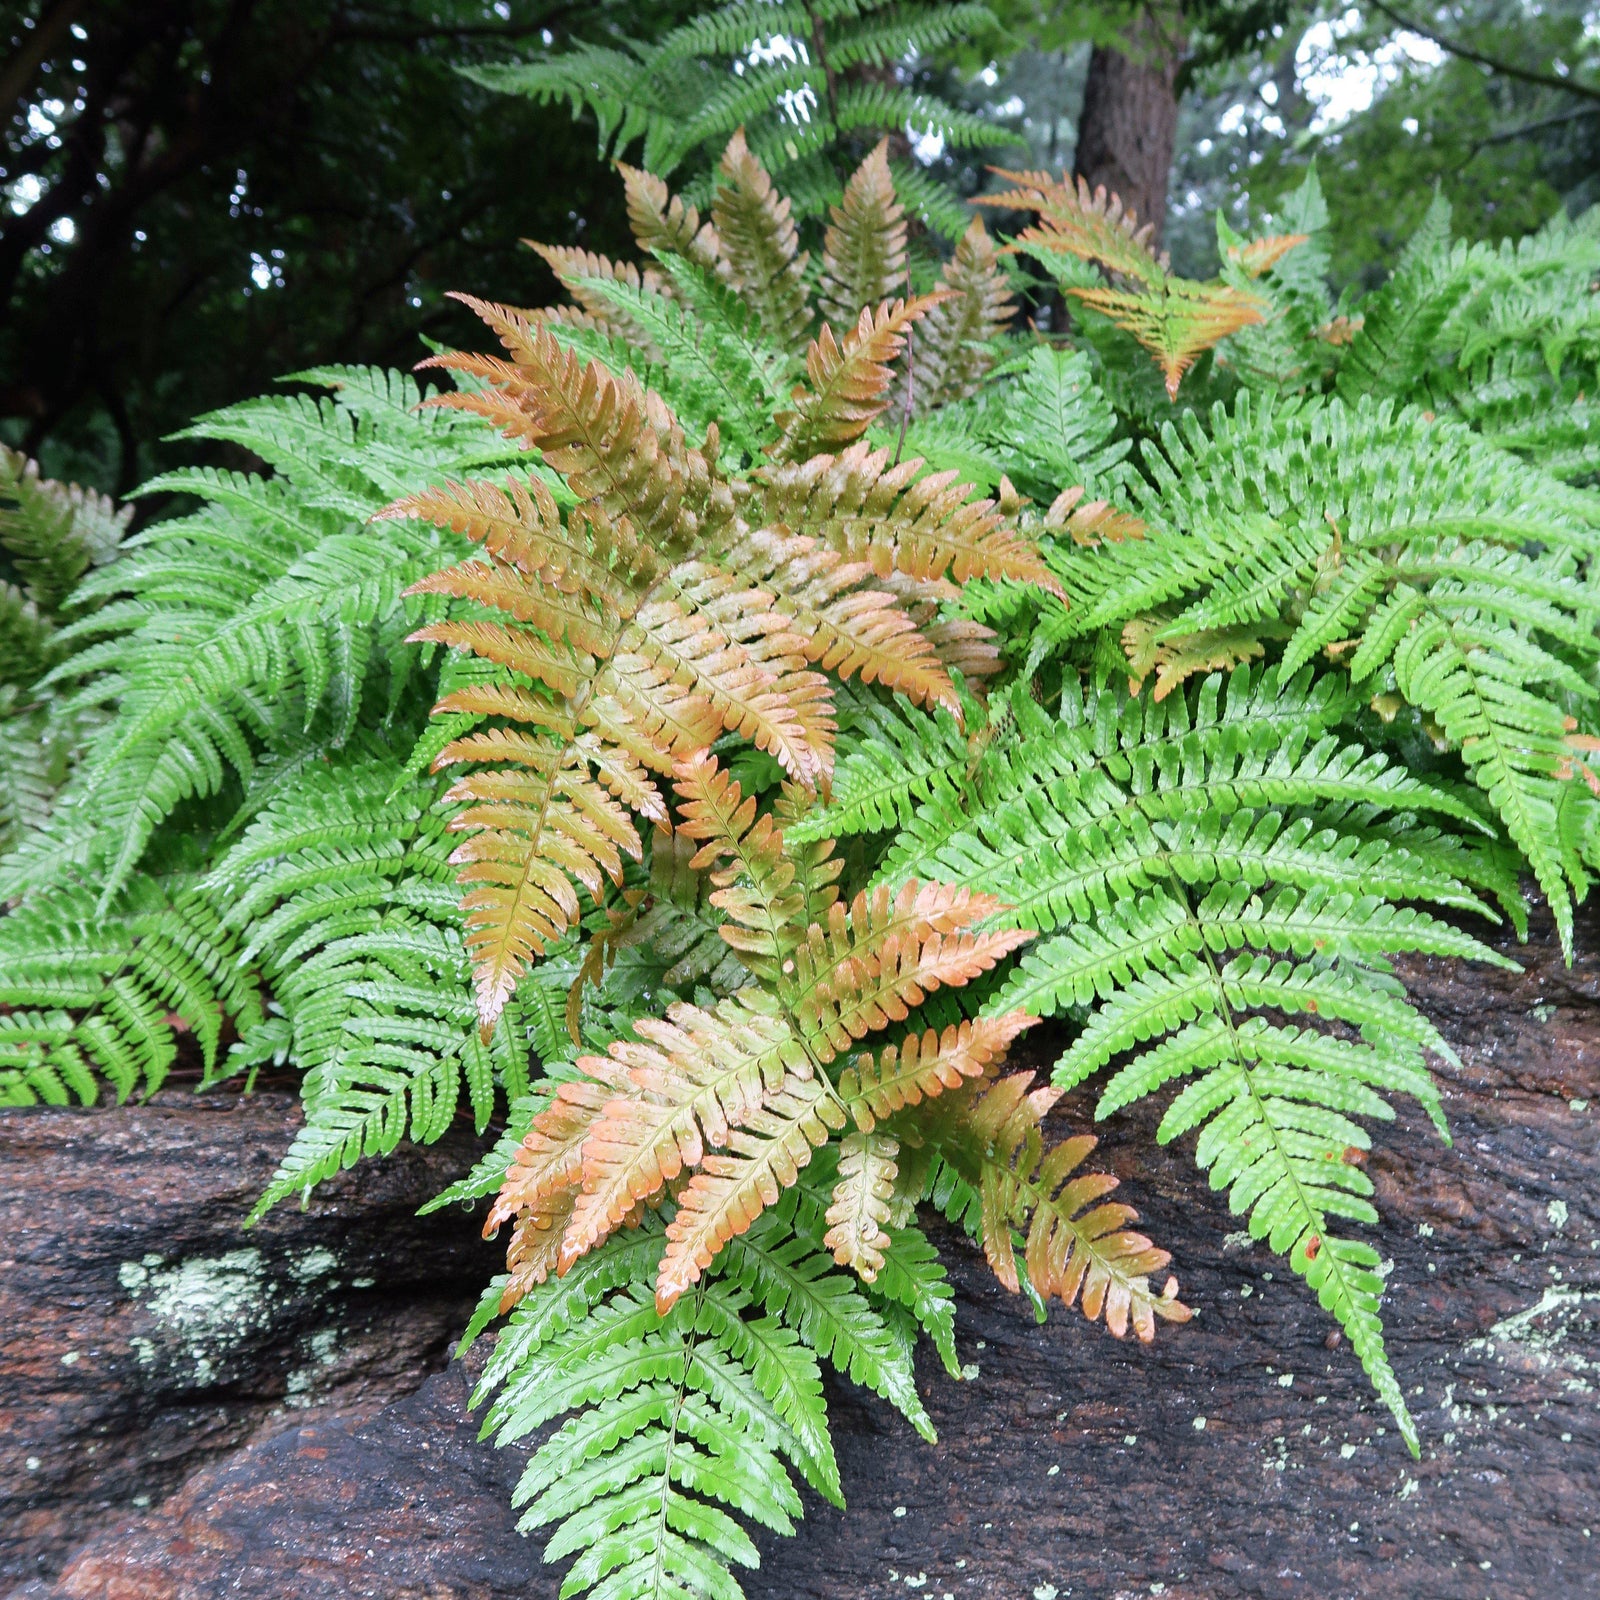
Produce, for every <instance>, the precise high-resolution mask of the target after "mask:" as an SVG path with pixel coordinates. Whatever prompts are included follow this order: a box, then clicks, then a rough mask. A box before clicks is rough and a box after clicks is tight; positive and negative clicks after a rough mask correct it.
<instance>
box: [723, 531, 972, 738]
mask: <svg viewBox="0 0 1600 1600" xmlns="http://www.w3.org/2000/svg"><path fill="white" fill-rule="evenodd" d="M722 564H723V565H724V566H726V567H727V568H728V569H729V570H730V571H733V572H738V573H741V574H743V575H745V576H746V577H747V578H748V579H749V580H750V581H751V582H753V583H757V584H760V585H761V586H762V587H764V588H770V589H771V590H772V591H773V592H774V593H775V594H776V595H777V596H778V598H779V603H780V604H781V605H782V607H783V609H784V612H785V613H786V614H787V615H788V616H789V617H790V618H791V619H792V621H793V624H794V627H795V629H796V632H797V634H798V636H799V639H800V643H801V648H802V649H803V650H804V651H805V653H806V656H807V657H808V659H810V660H811V661H813V662H815V663H816V664H817V665H818V666H821V667H826V668H827V669H829V670H830V671H833V672H837V673H838V674H839V676H840V677H841V678H852V677H855V678H860V679H861V681H862V682H863V683H881V684H883V685H884V687H885V688H889V689H895V690H898V691H899V692H900V693H901V694H903V695H906V696H907V697H908V698H909V699H912V700H915V701H917V702H919V703H920V704H923V705H927V706H933V705H943V706H945V707H947V708H948V709H949V710H950V711H951V712H953V713H954V714H955V715H956V716H958V717H959V716H960V714H961V703H960V700H959V698H958V697H957V695H956V692H955V686H954V685H953V684H952V683H951V681H950V677H949V674H948V673H946V672H945V671H944V670H943V667H942V666H941V664H940V658H939V656H938V654H937V652H936V651H935V649H934V646H933V645H932V643H931V642H930V641H929V640H928V639H927V638H925V637H924V636H923V634H922V633H921V632H920V631H919V630H918V626H917V623H916V622H915V621H914V620H913V619H912V617H911V616H910V614H909V613H908V612H907V611H906V609H905V607H904V606H903V605H902V604H901V602H900V599H899V597H898V596H897V595H895V594H893V593H890V592H887V591H886V590H883V589H876V588H863V587H862V585H863V584H865V583H867V582H868V581H869V580H870V579H871V578H872V577H873V572H872V568H871V567H870V566H868V565H867V563H866V562H864V561H847V560H846V559H845V558H844V557H843V556H841V555H840V554H839V552H838V551H836V550H834V549H832V548H831V547H829V546H828V545H826V544H824V543H822V541H821V540H818V539H811V538H804V537H796V536H794V535H791V534H787V533H784V532H783V531H782V530H780V529H775V528H763V529H759V530H757V531H756V532H754V533H752V534H750V535H748V536H747V537H746V538H744V539H742V540H740V541H739V543H738V544H736V545H734V546H733V547H732V548H731V549H730V550H729V551H728V552H727V553H726V554H725V555H724V556H723V557H722Z"/></svg>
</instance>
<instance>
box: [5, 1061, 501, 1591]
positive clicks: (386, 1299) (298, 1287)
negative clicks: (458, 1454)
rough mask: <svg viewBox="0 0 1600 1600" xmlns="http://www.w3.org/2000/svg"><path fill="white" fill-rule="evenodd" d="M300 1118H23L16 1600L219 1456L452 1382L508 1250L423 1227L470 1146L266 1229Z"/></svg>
mask: <svg viewBox="0 0 1600 1600" xmlns="http://www.w3.org/2000/svg"><path fill="white" fill-rule="evenodd" d="M299 1120H300V1113H299V1107H298V1103H297V1101H296V1099H295V1097H294V1096H293V1095H292V1094H284V1093H281V1092H277V1093H262V1094H258V1095H255V1096H252V1097H250V1098H248V1099H246V1098H243V1097H241V1096H240V1095H237V1094H218V1095H208V1096H205V1097H196V1096H194V1095H192V1094H189V1093H186V1092H184V1091H182V1090H169V1091H164V1092H163V1093H161V1094H159V1095H157V1096H156V1097H155V1099H154V1100H153V1101H152V1102H150V1103H149V1104H146V1105H130V1106H123V1107H116V1106H106V1107H100V1108H96V1109H93V1110H88V1111H81V1110H57V1109H53V1108H49V1107H33V1108H30V1109H28V1110H23V1111H6V1112H3V1113H0V1328H3V1329H4V1330H5V1339H4V1351H3V1355H0V1591H3V1590H4V1589H6V1588H9V1587H10V1586H12V1585H14V1584H16V1583H18V1582H19V1581H21V1580H22V1579H24V1578H29V1577H33V1576H35V1575H37V1574H48V1573H52V1572H54V1571H57V1570H58V1569H59V1568H60V1565H61V1563H62V1562H63V1560H64V1559H65V1558H66V1556H67V1554H68V1552H69V1550H70V1549H71V1548H72V1547H73V1546H74V1545H76V1544H78V1543H80V1542H81V1541H82V1540H83V1538H84V1537H85V1535H86V1533H88V1532H90V1531H92V1530H93V1529H95V1528H97V1527H100V1526H103V1525H106V1524H107V1523H109V1522H111V1521H112V1520H114V1516H115V1513H117V1512H119V1511H123V1510H129V1509H134V1508H138V1507H140V1506H143V1505H149V1504H153V1503H156V1502H159V1501H161V1500H164V1499H165V1498H166V1497H167V1496H168V1495H170V1494H171V1493H172V1491H173V1490H174V1489H176V1488H177V1487H178V1486H179V1485H180V1484H181V1483H183V1482H184V1481H185V1480H186V1479H187V1478H189V1477H190V1476H191V1475H192V1474H193V1473H194V1472H195V1471H196V1470H197V1469H199V1468H200V1467H202V1466H204V1465H205V1464H206V1463H207V1462H208V1461H211V1460H212V1459H214V1458H215V1457H216V1456H217V1455H219V1454H220V1453H222V1452H225V1451H228V1450H232V1449H235V1448H237V1447H238V1446H239V1445H241V1444H243V1443H244V1442H245V1441H246V1440H249V1439H251V1438H255V1437H259V1436H261V1435H262V1434H263V1432H264V1431H266V1432H270V1431H271V1430H272V1429H275V1428H282V1427H292V1426H294V1425H295V1424H297V1423H298V1422H300V1421H302V1420H303V1419H304V1417H305V1416H306V1415H308V1414H314V1413H315V1412H316V1411H317V1410H319V1409H328V1408H332V1409H336V1410H338V1411H340V1412H341V1413H344V1414H348V1415H351V1416H359V1415H363V1414H366V1413H369V1412H372V1411H375V1410H378V1409H380V1408H381V1407H383V1406H384V1405H386V1404H388V1403H389V1402H390V1401H392V1400H394V1399H396V1398H398V1397H399V1396H401V1395H404V1394H406V1393H408V1392H409V1391H411V1390H412V1389H414V1388H416V1386H417V1385H418V1384H419V1383H421V1382H422V1380H423V1379H424V1378H425V1377H426V1376H427V1375H428V1373H430V1372H432V1371H436V1370H437V1369H438V1368H439V1367H440V1366H441V1365H442V1364H443V1362H444V1360H445V1357H446V1354H447V1349H448V1341H449V1340H450V1339H451V1338H452V1337H453V1336H454V1335H456V1334H458V1333H459V1332H460V1329H461V1326H462V1321H463V1318H464V1317H465V1316H466V1315H468V1314H470V1307H471V1306H472V1304H473V1303H474V1302H475V1300H476V1298H477V1295H478V1294H479V1293H480V1292H481V1289H482V1285H483V1283H484V1281H485V1278H486V1276H487V1274H489V1273H491V1272H492V1271H493V1270H494V1263H495V1254H494V1251H493V1249H492V1247H490V1246H487V1245H485V1244H483V1243H482V1242H481V1241H480V1240H478V1239H477V1237H476V1230H475V1229H474V1228H473V1227H472V1225H471V1223H470V1221H469V1220H467V1219H464V1218H462V1217H460V1216H459V1215H456V1216H452V1215H450V1214H441V1215H436V1216H433V1217H430V1218H425V1219H420V1220H419V1219H418V1218H417V1217H416V1216H415V1212H416V1210H417V1207H418V1206H419V1205H421V1204H422V1203H423V1202H424V1201H425V1200H427V1199H429V1198H430V1197H431V1196H433V1195H434V1194H436V1193H437V1192H438V1191H439V1190H440V1189H441V1188H443V1187H444V1185H445V1184H447V1183H448V1182H450V1181H451V1179H452V1178H453V1177H455V1176H457V1175H458V1174H459V1173H460V1171H461V1169H462V1166H463V1164H464V1163H465V1162H466V1161H468V1160H470V1159H471V1151H472V1150H473V1148H474V1144H473V1141H472V1139H471V1130H470V1128H468V1129H463V1130H461V1131H460V1132H459V1133H457V1132H454V1131H453V1132H452V1133H451V1134H450V1135H449V1136H448V1137H447V1138H446V1139H445V1140H444V1141H443V1142H442V1143H441V1144H439V1145H435V1146H432V1147H430V1148H428V1149H418V1148H415V1147H411V1146H407V1147H405V1148H404V1149H402V1150H401V1151H399V1152H397V1153H396V1156H395V1158H394V1159H393V1160H391V1161H388V1162H384V1163H381V1164H380V1163H368V1164H365V1165H363V1166H361V1167H359V1168H357V1169H356V1170H354V1171H352V1172H348V1173H343V1174H341V1175H340V1177H339V1178H338V1179H337V1180H335V1181H334V1182H333V1183H332V1184H329V1185H327V1186H325V1187H324V1188H323V1189H322V1190H320V1191H319V1195H318V1198H317V1199H316V1201H315V1202H314V1203H313V1204H312V1206H311V1208H310V1209H309V1210H307V1211H304V1212H301V1211H299V1210H297V1209H296V1208H295V1207H294V1206H293V1205H285V1206H280V1207H279V1208H278V1209H277V1210H276V1211H274V1212H273V1213H272V1214H271V1215H270V1216H269V1217H268V1218H267V1219H266V1220H265V1221H263V1222H262V1223H261V1224H260V1225H259V1226H258V1227H256V1228H253V1229H250V1230H248V1231H246V1230H245V1228H244V1226H243V1224H244V1220H245V1217H246V1215H247V1214H248V1212H249V1210H250V1207H251V1205H252V1204H253V1203H254V1202H255V1200H256V1199H257V1197H258V1196H259V1195H260V1194H261V1191H262V1190H263V1188H264V1187H265V1186H266V1184H267V1182H268V1180H269V1179H270V1178H271V1176H272V1173H273V1170H274V1169H275V1167H276V1165H277V1162H278V1159H279V1157H280V1156H281V1155H282V1153H283V1151H284V1150H285V1149H286V1148H287V1147H288V1144H289V1141H290V1140H291V1139H292V1138H293V1136H294V1132H295V1129H296V1128H297V1127H298V1125H299ZM464 1223H465V1225H463V1224H464Z"/></svg>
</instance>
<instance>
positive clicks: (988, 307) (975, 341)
mask: <svg viewBox="0 0 1600 1600" xmlns="http://www.w3.org/2000/svg"><path fill="white" fill-rule="evenodd" d="M939 287H940V288H941V289H943V290H946V291H948V297H947V298H945V299H942V300H940V302H939V303H938V304H937V305H935V306H933V307H932V308H931V309H930V310H929V311H928V314H927V315H926V316H925V317H924V318H923V319H922V324H921V326H920V328H919V329H918V331H917V349H916V370H915V375H914V379H913V380H912V381H913V385H914V400H913V403H914V405H915V407H916V409H917V411H918V412H919V413H920V414H926V413H927V412H929V411H931V410H933V409H934V408H936V407H938V406H942V405H947V404H949V403H950V402H951V401H953V400H964V399H966V398H967V396H969V395H972V394H975V393H976V392H977V390H978V386H979V385H980V384H981V383H982V381H983V379H984V376H985V375H986V374H987V373H988V372H989V370H990V369H991V367H993V365H994V354H993V345H994V343H995V341H996V340H997V339H998V338H999V336H1000V334H1001V333H1002V332H1004V330H1005V328H1006V325H1007V324H1008V323H1009V322H1010V321H1011V318H1012V316H1013V315H1014V314H1015V311H1016V304H1015V301H1014V300H1013V299H1012V295H1011V285H1010V282H1009V280H1008V279H1007V277H1006V275H1005V273H1004V272H1002V271H1001V269H1000V263H999V259H998V257H997V255H996V253H995V248H994V244H993V242H992V241H991V240H990V238H989V234H988V230H987V229H986V228H985V227H984V225H983V218H982V217H974V218H973V219H972V222H971V223H970V225H969V226H968V227H967V230H966V232H965V233H963V234H962V235H961V238H960V239H959V240H958V241H957V243H956V247H955V250H954V252H953V253H952V255H951V257H950V259H949V260H948V261H947V262H946V263H945V264H944V266H943V268H942V269H941V270H940V273H939Z"/></svg>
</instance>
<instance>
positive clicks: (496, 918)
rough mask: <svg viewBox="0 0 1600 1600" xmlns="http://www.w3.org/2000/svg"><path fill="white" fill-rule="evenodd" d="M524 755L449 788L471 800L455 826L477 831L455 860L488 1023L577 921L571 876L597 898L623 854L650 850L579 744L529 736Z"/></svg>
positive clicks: (617, 874) (481, 1011)
mask: <svg viewBox="0 0 1600 1600" xmlns="http://www.w3.org/2000/svg"><path fill="white" fill-rule="evenodd" d="M540 750H542V751H543V753H544V762H543V765H542V766H541V765H539V764H537V756H538V753H539V751H540ZM520 756H521V763H520V764H519V765H518V766H517V767H514V768H511V769H496V770H488V771H481V772H473V773H469V774H468V775H467V776H466V777H464V778H462V779H460V780H459V781H458V782H457V783H456V784H455V785H454V786H453V787H452V789H451V790H450V792H449V794H448V795H447V796H446V798H447V799H449V800H454V801H458V802H464V803H466V809H465V810H463V811H461V812H460V813H458V814H457V815H456V816H455V817H454V818H453V819H452V821H451V824H450V825H451V827H452V828H453V829H455V830H456V831H458V832H466V833H470V834H471V837H469V838H468V839H466V840H465V841H464V842H463V843H462V844H461V845H459V846H458V847H457V848H456V850H455V852H454V853H453V854H452V855H451V857H450V859H451V862H452V863H453V864H454V865H456V866H458V867H459V868H460V869H461V870H460V873H459V874H458V881H459V882H460V883H462V884H463V885H464V886H465V887H466V889H467V893H466V894H465V896H464V897H463V899H462V902H461V906H462V910H463V911H464V912H465V913H466V930H465V937H466V944H467V951H468V954H469V955H470V957H471V958H472V964H473V975H474V979H475V982H476V987H477V994H478V1016H479V1020H480V1022H481V1024H482V1026H483V1027H484V1028H485V1029H487V1028H490V1027H492V1026H493V1024H494V1022H495V1020H496V1018H498V1016H499V1015H500V1012H501V1010H502V1009H503V1008H504V1006H505V1003H506V1001H507V1000H508V999H509V998H510V997H511V992H512V990H513V989H515V987H516V985H517V981H518V979H520V978H521V976H522V974H523V973H524V972H525V971H526V970H527V968H528V965H529V963H530V962H531V961H532V960H533V959H534V958H535V957H537V956H541V955H543V954H544V952H545V950H546V949H547V948H548V946H549V945H551V944H553V943H554V942H555V941H556V940H558V939H559V938H560V937H561V936H562V935H563V934H564V933H565V932H566V930H567V929H568V928H569V927H570V926H571V925H572V924H573V923H574V922H576V921H577V919H578V917H579V914H580V912H581V906H580V904H579V901H578V897H577V893H576V891H575V890H574V889H573V886H572V883H571V882H570V881H569V880H570V879H573V878H575V879H577V881H578V882H579V883H581V884H583V885H584V887H585V888H587V889H588V890H589V892H590V894H591V895H593V896H595V897H598V896H599V894H600V893H601V890H602V887H603V885H602V878H610V879H612V880H613V881H615V882H620V881H621V878H622V860H621V857H622V855H624V854H626V855H629V856H632V857H633V858H634V859H635V860H637V859H639V858H640V857H641V856H642V855H643V845H642V843H641V841H640V839H639V835H638V832H637V830H636V829H635V828H634V826H633V822H632V819H631V818H630V817H629V815H628V813H627V812H626V811H625V810H623V808H622V807H621V806H619V805H618V804H617V802H616V801H615V800H613V799H612V798H611V796H610V795H609V794H607V793H606V791H605V790H604V789H602V788H601V787H600V786H599V785H598V784H596V783H595V782H594V780H593V779H592V778H591V777H590V776H589V772H588V768H587V763H586V762H585V761H584V760H583V758H582V755H581V753H580V752H579V751H578V750H576V749H575V748H574V747H573V746H572V745H571V744H569V743H567V742H565V741H561V740H548V741H543V742H542V743H541V741H538V740H528V741H526V743H525V744H524V745H523V747H522V749H521V752H520Z"/></svg>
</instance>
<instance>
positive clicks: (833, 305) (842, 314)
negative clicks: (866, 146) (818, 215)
mask: <svg viewBox="0 0 1600 1600" xmlns="http://www.w3.org/2000/svg"><path fill="white" fill-rule="evenodd" d="M905 283H906V221H905V212H904V211H903V210H902V209H901V206H900V202H899V201H898V199H896V197H895V192H894V180H893V178H891V177H890V175H889V141H888V139H886V138H885V139H880V140H879V141H878V143H877V144H876V145H874V146H873V149H872V151H871V153H870V154H869V155H868V156H867V158H866V160H865V161H863V162H862V163H861V165H860V166H859V167H857V168H856V170H855V173H854V174H853V175H852V177H851V179H850V181H849V183H847V184H846V185H845V191H844V199H843V200H842V201H841V202H840V204H839V205H837V206H835V207H834V208H833V212H832V221H831V223H830V225H829V227H828V231H827V233H826V235H825V236H824V238H823V244H822V277H821V281H820V282H819V284H818V288H817V301H818V309H819V310H820V311H821V313H822V315H823V317H824V318H825V319H827V321H829V322H830V323H832V324H834V325H835V326H838V327H841V328H849V327H853V326H854V325H855V324H856V322H857V321H858V319H859V318H860V316H861V313H862V312H863V311H864V310H866V309H867V307H868V306H875V305H877V304H878V303H879V301H882V300H887V299H889V298H890V296H891V295H893V294H894V292H895V291H896V290H897V289H902V288H903V287H904V285H905Z"/></svg>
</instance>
